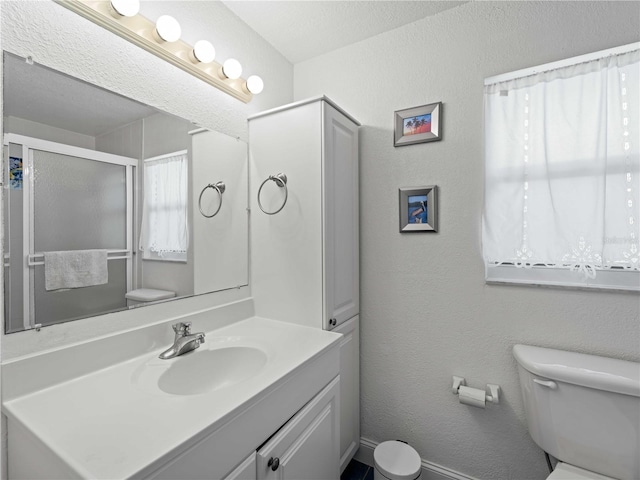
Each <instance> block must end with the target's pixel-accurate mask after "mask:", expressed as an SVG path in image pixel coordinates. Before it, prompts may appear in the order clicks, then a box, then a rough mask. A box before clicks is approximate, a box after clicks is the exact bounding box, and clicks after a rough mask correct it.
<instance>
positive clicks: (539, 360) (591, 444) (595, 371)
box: [513, 345, 640, 480]
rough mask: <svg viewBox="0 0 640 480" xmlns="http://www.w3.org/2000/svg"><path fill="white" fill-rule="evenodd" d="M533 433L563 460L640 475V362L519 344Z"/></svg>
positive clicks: (617, 474) (618, 475)
mask: <svg viewBox="0 0 640 480" xmlns="http://www.w3.org/2000/svg"><path fill="white" fill-rule="evenodd" d="M513 355H514V357H515V358H516V360H517V362H518V372H519V375H520V387H521V389H522V397H523V400H524V407H525V412H526V415H527V424H528V427H529V434H530V435H531V437H532V438H533V440H534V441H535V442H536V443H537V444H538V445H539V446H540V448H542V449H543V450H544V451H546V452H547V453H549V454H550V455H552V456H553V457H555V458H557V459H558V460H560V461H562V462H566V463H569V464H571V465H574V466H576V467H580V468H583V469H585V470H590V471H592V472H596V473H600V474H602V475H607V476H609V477H614V478H620V479H630V480H631V479H633V480H636V479H639V478H640V455H639V454H638V452H639V451H640V450H639V449H640V438H639V435H640V363H636V362H628V361H624V360H616V359H613V358H606V357H599V356H595V355H586V354H582V353H575V352H565V351H562V350H554V349H550V348H540V347H531V346H527V345H516V346H514V347H513Z"/></svg>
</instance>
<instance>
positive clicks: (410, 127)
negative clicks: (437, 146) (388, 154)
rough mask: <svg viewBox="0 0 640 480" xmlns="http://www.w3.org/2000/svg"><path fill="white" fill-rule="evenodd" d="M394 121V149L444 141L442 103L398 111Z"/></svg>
mask: <svg viewBox="0 0 640 480" xmlns="http://www.w3.org/2000/svg"><path fill="white" fill-rule="evenodd" d="M394 120H395V128H394V131H395V134H394V137H393V146H394V147H402V146H404V145H413V144H414V143H424V142H435V141H437V140H442V124H441V120H442V102H437V103H430V104H429V105H423V106H421V107H413V108H406V109H404V110H398V111H396V112H395V114H394Z"/></svg>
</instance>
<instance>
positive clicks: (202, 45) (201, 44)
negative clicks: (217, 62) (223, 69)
mask: <svg viewBox="0 0 640 480" xmlns="http://www.w3.org/2000/svg"><path fill="white" fill-rule="evenodd" d="M193 56H194V57H196V60H198V61H199V62H202V63H211V62H213V59H214V58H216V49H215V48H213V45H211V43H210V42H207V41H206V40H198V41H197V42H196V44H195V45H194V47H193Z"/></svg>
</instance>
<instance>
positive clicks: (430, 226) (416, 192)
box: [400, 185, 438, 233]
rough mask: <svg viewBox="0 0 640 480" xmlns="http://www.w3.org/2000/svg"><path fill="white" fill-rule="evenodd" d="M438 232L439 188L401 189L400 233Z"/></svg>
mask: <svg viewBox="0 0 640 480" xmlns="http://www.w3.org/2000/svg"><path fill="white" fill-rule="evenodd" d="M437 231H438V187H437V186H436V185H430V186H428V187H412V188H401V189H400V233H405V232H437Z"/></svg>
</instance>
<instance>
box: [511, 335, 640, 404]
mask: <svg viewBox="0 0 640 480" xmlns="http://www.w3.org/2000/svg"><path fill="white" fill-rule="evenodd" d="M513 356H514V357H515V358H516V360H517V361H518V363H519V364H520V365H521V366H522V367H523V368H524V369H525V370H527V371H529V372H531V373H533V374H534V375H540V376H541V377H545V378H548V379H551V380H558V381H560V382H566V383H572V384H574V385H580V386H583V387H589V388H595V389H597V390H604V391H607V392H615V393H622V394H624V395H632V396H634V397H640V363H637V362H629V361H626V360H618V359H615V358H608V357H600V356H598V355H587V354H585V353H576V352H567V351H564V350H555V349H552V348H542V347H532V346H530V345H515V346H514V347H513Z"/></svg>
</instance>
